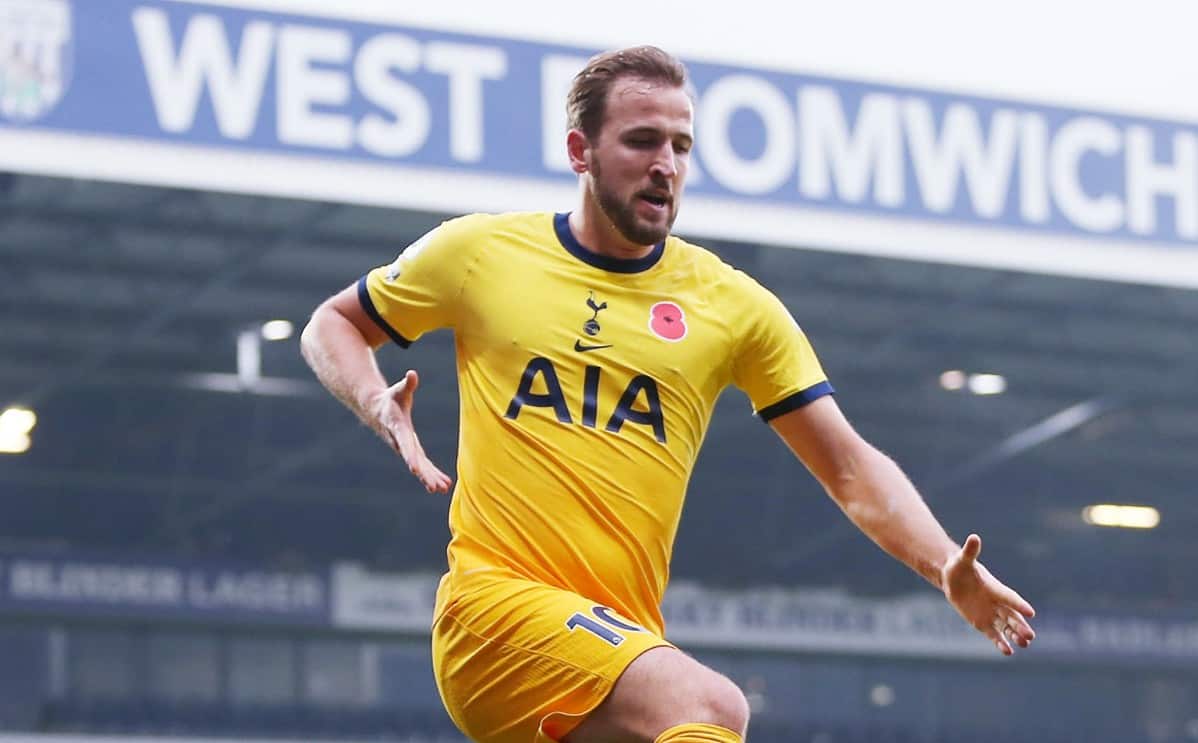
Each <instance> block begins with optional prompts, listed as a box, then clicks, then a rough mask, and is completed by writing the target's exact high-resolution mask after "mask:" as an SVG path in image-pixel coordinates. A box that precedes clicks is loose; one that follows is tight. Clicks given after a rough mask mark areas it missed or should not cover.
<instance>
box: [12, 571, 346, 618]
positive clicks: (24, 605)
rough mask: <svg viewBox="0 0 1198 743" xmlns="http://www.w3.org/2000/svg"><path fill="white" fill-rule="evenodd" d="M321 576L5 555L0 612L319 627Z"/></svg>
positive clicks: (324, 589) (323, 600)
mask: <svg viewBox="0 0 1198 743" xmlns="http://www.w3.org/2000/svg"><path fill="white" fill-rule="evenodd" d="M328 582H329V581H328V578H327V576H326V575H323V574H316V573H285V572H279V571H268V570H259V569H254V568H249V567H242V566H223V565H214V564H206V563H205V564H190V563H188V564H185V563H179V562H166V561H155V562H148V561H130V560H108V559H103V558H86V557H78V558H75V557H72V558H38V557H31V556H10V557H8V558H6V559H3V560H0V611H5V612H15V613H36V614H46V615H58V616H61V615H68V614H70V615H75V616H112V617H126V618H133V619H139V620H140V619H182V620H202V621H219V622H230V623H237V624H246V623H248V624H255V623H269V624H286V625H307V626H324V625H327V624H328V622H329V589H328Z"/></svg>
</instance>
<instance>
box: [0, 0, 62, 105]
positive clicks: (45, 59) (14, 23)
mask: <svg viewBox="0 0 1198 743" xmlns="http://www.w3.org/2000/svg"><path fill="white" fill-rule="evenodd" d="M71 41H72V39H71V6H70V3H69V2H68V0H0V119H7V120H9V121H15V122H19V123H24V122H28V121H34V120H36V119H39V118H41V117H43V116H45V115H46V114H47V113H49V112H50V110H51V109H53V108H54V106H55V105H57V104H58V102H59V101H60V100H62V97H63V94H64V93H66V89H67V84H68V82H69V78H70V73H71V58H72V47H71Z"/></svg>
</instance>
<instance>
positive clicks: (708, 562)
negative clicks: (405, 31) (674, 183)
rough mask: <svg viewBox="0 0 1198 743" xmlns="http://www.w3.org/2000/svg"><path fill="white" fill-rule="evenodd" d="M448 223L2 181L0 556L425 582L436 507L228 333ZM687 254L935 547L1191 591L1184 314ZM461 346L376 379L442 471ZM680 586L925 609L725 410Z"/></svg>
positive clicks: (781, 257) (1197, 424)
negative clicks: (804, 341)
mask: <svg viewBox="0 0 1198 743" xmlns="http://www.w3.org/2000/svg"><path fill="white" fill-rule="evenodd" d="M442 218H443V217H442V216H438V215H432V214H424V213H412V212H404V211H397V210H389V209H376V208H368V207H362V206H348V205H338V204H328V203H310V202H299V201H288V200H282V199H274V198H265V197H258V196H242V195H227V194H215V193H202V192H193V191H185V190H171V189H163V188H152V187H140V186H132V185H117V184H106V183H97V182H94V181H81V180H70V179H56V178H47V177H35V176H27V175H6V176H4V178H3V179H2V180H0V256H2V257H0V267H2V268H3V276H4V285H5V290H4V292H3V295H0V308H2V317H3V320H2V322H0V390H3V391H2V392H0V398H2V401H3V402H4V403H5V404H9V403H23V404H25V405H28V406H30V407H32V408H34V409H35V410H36V412H37V414H38V424H37V427H36V429H35V430H34V431H33V446H32V448H31V450H30V451H29V452H28V453H27V454H25V455H23V456H4V457H3V459H0V489H2V492H3V493H4V495H5V497H4V498H3V499H2V500H0V503H2V505H0V509H2V511H0V545H3V546H4V547H7V548H9V549H19V550H22V551H35V552H43V551H44V552H49V553H53V552H55V551H63V550H83V551H88V552H95V553H101V554H135V553H136V554H152V555H163V554H170V555H182V556H190V557H207V556H221V557H231V558H236V559H241V560H246V561H250V562H255V563H260V564H265V565H272V566H279V567H296V566H312V565H318V564H324V563H327V562H331V561H334V560H353V561H358V562H361V563H364V564H367V565H369V566H372V567H375V568H378V569H383V570H394V571H412V570H418V571H436V570H440V569H441V568H442V565H443V561H444V543H445V540H446V538H447V530H446V527H445V523H444V521H445V511H446V500H445V499H444V498H441V497H437V496H430V495H428V494H426V493H424V492H423V491H422V490H421V489H420V488H419V486H418V485H417V484H416V482H415V480H414V479H412V478H411V477H409V476H408V474H407V473H406V471H405V470H404V468H403V467H402V465H401V464H400V463H399V462H398V461H397V459H396V458H395V457H394V456H393V455H391V454H390V453H389V452H388V450H387V449H386V448H385V447H384V446H383V445H382V444H381V443H380V442H378V441H376V440H374V439H373V438H372V435H371V434H370V433H368V432H367V431H366V430H365V429H364V428H363V427H362V426H360V425H358V424H357V423H356V422H355V421H354V420H353V419H352V417H351V416H350V414H349V413H347V412H346V411H345V410H344V409H342V408H341V407H340V405H339V404H338V403H336V402H335V401H334V400H333V399H332V398H331V397H330V396H329V395H327V393H325V392H324V391H323V390H322V389H320V388H319V387H318V386H317V384H316V383H315V381H314V379H313V377H312V376H311V374H310V373H309V372H308V370H307V368H306V367H305V366H304V364H303V362H302V361H301V359H300V357H299V353H298V342H297V339H296V337H295V336H292V337H291V338H290V339H288V340H284V341H278V342H263V343H262V344H261V371H262V381H261V382H260V383H259V384H258V385H257V387H256V388H255V389H254V390H249V391H245V390H238V389H237V388H236V383H235V379H236V376H235V374H236V371H237V357H236V338H237V336H238V334H239V332H241V331H243V330H245V329H247V328H256V327H257V326H258V325H260V324H261V323H262V322H263V321H265V320H270V319H276V318H282V319H288V320H291V321H292V322H293V323H295V324H296V330H297V334H298V329H299V327H302V324H303V322H304V320H305V318H306V317H307V315H308V314H309V313H310V312H311V310H312V309H313V308H314V307H315V305H316V304H317V303H318V302H320V301H321V300H322V299H323V298H324V297H325V296H327V295H329V294H330V293H332V292H334V291H336V290H337V289H339V288H341V287H343V286H345V285H347V284H349V283H350V282H351V281H353V280H354V279H356V278H357V277H358V276H359V275H360V274H361V273H363V272H364V271H365V270H366V269H367V268H369V267H372V266H374V265H378V264H381V263H384V262H387V261H388V260H390V259H391V258H392V257H393V256H394V254H395V253H396V252H397V251H398V250H399V249H401V248H402V247H403V246H404V245H405V244H407V243H408V242H409V241H411V240H413V239H414V238H416V237H417V236H419V235H420V234H422V233H423V232H424V231H425V230H427V229H428V228H430V227H431V226H433V225H435V224H436V223H437V222H438V221H440V219H442ZM1028 239H1029V240H1030V239H1035V237H1034V236H1030V235H1029V236H1028ZM704 242H706V243H707V244H709V245H711V246H712V247H713V248H714V249H716V250H717V252H719V253H720V255H722V256H723V257H724V258H725V259H726V260H727V261H728V262H730V263H732V264H733V265H736V266H738V267H741V268H744V269H746V270H748V271H749V272H750V273H752V274H753V275H755V276H757V277H759V278H760V279H761V280H762V281H763V283H765V284H767V285H768V286H769V287H770V288H771V289H773V290H774V291H775V292H777V293H778V294H779V295H780V296H781V297H782V298H783V299H784V301H785V302H786V304H787V305H788V306H789V307H790V309H791V310H792V312H793V313H794V315H795V317H796V318H797V319H798V320H799V322H800V324H802V326H803V327H804V329H805V330H806V331H807V333H808V335H809V336H810V337H811V339H812V340H813V342H814V344H815V347H816V350H817V351H818V353H819V354H820V356H821V358H822V361H823V363H824V366H825V368H826V370H827V372H828V374H829V376H830V378H831V380H832V382H833V384H834V385H835V386H836V388H837V390H838V393H839V396H838V399H839V402H840V404H841V406H842V407H843V409H844V410H845V411H846V412H847V414H848V415H849V417H850V419H851V420H852V421H853V422H854V423H855V424H856V426H857V427H858V428H859V430H861V431H862V432H863V433H864V434H865V436H866V437H867V438H868V439H870V440H871V441H873V442H874V443H875V444H877V445H878V446H879V447H880V448H882V449H883V450H885V451H887V452H888V453H890V454H892V455H893V456H894V457H895V458H896V459H897V460H898V461H899V462H900V463H901V464H902V465H903V466H904V468H905V469H906V471H907V472H908V473H909V474H910V476H911V477H912V479H913V480H914V481H915V482H916V484H917V485H919V486H920V487H921V489H922V490H923V492H924V494H925V496H926V497H927V499H928V500H929V501H930V503H931V504H932V507H933V509H934V510H935V512H936V513H937V514H938V515H939V516H940V517H941V519H942V520H943V521H944V523H945V524H946V525H947V526H948V528H949V529H950V531H951V532H952V533H953V534H954V535H956V536H957V537H959V538H963V537H964V536H965V534H966V533H968V531H970V530H976V531H978V532H979V533H981V534H982V536H983V538H984V540H985V549H984V554H983V558H984V559H985V560H986V562H987V563H988V564H989V565H990V566H991V567H992V568H993V569H994V570H995V571H996V572H997V573H999V574H1000V575H1001V576H1002V577H1003V578H1004V579H1006V580H1008V582H1010V583H1011V584H1013V585H1015V586H1018V587H1019V588H1020V590H1021V591H1022V592H1023V593H1024V594H1025V595H1026V596H1027V597H1028V598H1030V599H1032V600H1033V601H1036V602H1040V603H1048V604H1051V603H1052V602H1055V601H1061V602H1072V603H1077V602H1084V603H1106V604H1116V603H1117V604H1121V605H1122V604H1126V603H1128V602H1129V601H1130V602H1133V604H1134V605H1137V606H1142V607H1154V606H1158V605H1176V604H1178V603H1179V602H1180V603H1188V602H1190V601H1192V597H1194V596H1195V595H1198V575H1196V574H1195V571H1194V570H1193V567H1192V566H1193V565H1194V564H1196V563H1198V544H1196V543H1195V542H1194V540H1193V539H1192V536H1191V534H1192V532H1193V529H1194V528H1195V526H1198V506H1195V505H1194V501H1193V498H1192V493H1191V492H1190V491H1191V490H1192V487H1193V484H1192V483H1193V478H1194V472H1195V461H1196V460H1195V451H1196V450H1198V393H1196V392H1195V385H1194V381H1195V379H1196V378H1198V375H1196V372H1198V335H1196V334H1195V332H1194V328H1195V326H1196V324H1198V294H1196V293H1194V292H1192V291H1185V290H1180V289H1169V288H1163V287H1157V286H1137V285H1129V284H1119V283H1108V282H1099V281H1090V280H1081V279H1070V278H1061V277H1050V276H1043V275H1031V274H1024V273H1016V272H1004V271H995V270H985V269H978V268H965V267H956V266H946V265H933V264H926V263H916V262H909V261H900V260H891V259H883V258H874V257H864V256H855V255H844V254H834V253H827V252H817V251H809V250H788V249H778V248H772V247H771V248H766V247H760V246H753V245H739V244H728V243H722V242H712V241H704ZM795 247H801V246H795ZM530 280H535V279H533V278H530ZM512 289H513V291H512V301H514V302H518V301H519V296H520V292H519V287H513V288H512ZM533 316H535V308H530V317H533ZM452 353H453V344H452V338H451V336H450V335H449V334H447V333H445V332H441V333H437V334H433V335H430V336H428V337H426V338H425V339H423V340H421V341H420V342H419V343H417V344H415V345H414V346H413V347H412V348H411V349H410V350H407V351H404V350H401V349H399V348H397V347H388V348H386V349H385V350H384V351H383V352H382V353H381V360H382V364H383V366H384V369H385V370H387V371H388V372H389V373H390V374H391V375H395V374H398V373H401V372H402V370H403V369H404V368H405V367H406V366H411V367H414V368H416V369H418V370H419V371H420V372H421V374H422V386H421V391H420V393H419V395H418V399H417V422H418V424H419V426H420V430H421V432H422V436H423V439H424V442H425V445H426V447H427V448H428V449H429V450H430V451H431V453H432V454H433V457H434V459H435V460H436V461H438V462H440V463H442V464H444V465H446V466H447V467H452V462H453V457H454V450H455V443H456V433H455V431H456V425H457V417H456V390H455V385H454V381H453V373H452ZM948 369H961V370H965V371H967V372H993V373H999V374H1002V375H1004V376H1005V377H1006V379H1007V383H1008V389H1007V391H1006V392H1005V393H1004V394H999V395H991V396H978V395H971V394H969V393H967V392H965V391H955V392H954V391H947V390H945V389H943V388H942V387H941V385H940V383H939V375H940V374H941V372H943V371H945V370H948ZM204 375H209V376H204ZM213 375H215V376H213ZM231 380H232V381H231ZM221 386H224V387H225V388H226V390H227V391H215V390H214V388H218V387H221ZM1054 416H1056V417H1054ZM1056 424H1061V425H1059V426H1058V427H1056V428H1054V427H1053V426H1055V425H1056ZM648 496H651V494H647V497H648ZM1099 502H1110V503H1138V504H1146V505H1152V506H1155V507H1157V508H1158V509H1159V510H1160V512H1161V514H1162V520H1161V525H1160V527H1159V528H1156V529H1153V530H1148V531H1127V530H1115V529H1099V528H1094V527H1090V526H1087V525H1085V524H1084V523H1083V522H1082V520H1081V518H1080V512H1081V509H1082V508H1083V507H1084V506H1086V505H1087V504H1091V503H1099ZM674 576H675V577H683V578H693V579H697V580H702V581H703V582H705V583H708V584H711V585H735V586H744V585H794V586H808V585H831V586H840V587H846V588H848V589H850V590H852V591H854V592H858V593H864V594H873V595H879V594H897V593H907V592H910V591H913V590H924V587H923V586H922V585H921V583H920V581H919V579H917V578H916V577H914V576H913V575H912V574H910V573H909V572H907V571H906V569H905V568H902V567H901V566H899V565H897V564H896V563H894V562H893V561H891V560H889V559H886V558H883V557H882V556H881V555H880V554H879V553H878V552H877V550H876V548H874V547H873V546H872V545H871V544H869V543H868V542H867V540H865V538H864V537H862V536H860V535H859V534H858V533H856V532H855V531H854V530H853V529H852V528H851V527H849V526H847V522H846V521H845V520H844V519H843V517H842V516H840V514H839V513H838V512H837V510H836V508H835V506H834V505H833V504H832V503H831V502H830V501H828V500H827V499H826V498H825V497H824V496H823V495H822V491H821V490H820V489H819V487H818V485H817V484H816V483H815V481H814V480H813V479H812V478H811V477H810V476H809V475H807V474H806V473H805V472H804V470H803V469H802V467H801V465H799V464H798V463H797V462H796V461H795V460H794V459H793V457H792V456H791V455H790V454H789V452H788V451H787V450H786V449H785V447H784V446H783V445H782V444H781V443H780V442H778V441H777V440H776V438H775V437H774V435H773V433H772V432H771V431H770V430H769V429H768V427H767V426H765V425H763V424H762V423H760V422H759V421H758V420H756V419H755V418H754V417H753V416H751V415H750V410H749V406H748V402H747V399H746V398H745V397H744V396H743V395H742V394H741V393H739V392H738V391H735V390H730V391H729V392H728V394H726V395H725V397H724V398H722V399H721V402H720V404H719V406H718V409H717V411H716V415H715V418H714V423H713V425H712V428H711V431H710V433H709V435H708V439H707V442H706V444H705V448H704V451H703V453H702V455H701V456H700V459H699V463H698V466H697V471H696V473H695V477H694V480H693V483H692V486H691V488H690V494H689V502H688V505H687V509H686V511H685V514H684V517H683V524H682V527H681V532H680V537H679V542H678V545H677V549H676V559H675V563H674Z"/></svg>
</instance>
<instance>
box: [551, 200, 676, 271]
mask: <svg viewBox="0 0 1198 743" xmlns="http://www.w3.org/2000/svg"><path fill="white" fill-rule="evenodd" d="M553 230H554V231H555V232H556V233H557V239H558V242H560V243H561V244H562V247H563V248H565V249H566V250H568V251H569V252H570V255H572V256H574V257H575V258H577V259H578V260H580V261H582V262H583V263H586V264H589V265H591V266H594V267H595V268H601V269H603V270H604V271H611V272H612V273H640V272H641V271H648V270H649V269H650V268H653V267H654V266H655V265H657V262H658V261H659V260H661V255H662V253H664V252H665V249H666V241H665V240H662V241H661V242H659V243H657V244H656V245H654V246H653V250H651V251H649V254H648V255H646V256H644V257H643V258H613V257H612V256H610V255H600V254H599V253H592V252H591V251H589V250H587V249H586V248H584V247H583V246H582V243H580V242H578V238H576V237H574V233H573V232H571V231H570V214H569V213H568V212H566V213H560V214H555V215H554V216H553Z"/></svg>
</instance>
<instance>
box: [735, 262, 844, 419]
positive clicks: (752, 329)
mask: <svg viewBox="0 0 1198 743" xmlns="http://www.w3.org/2000/svg"><path fill="white" fill-rule="evenodd" d="M745 278H746V281H747V286H746V289H745V291H746V292H747V294H748V297H747V298H746V301H745V304H744V307H745V312H743V313H742V314H741V315H740V327H738V328H735V331H736V333H737V337H738V340H739V343H738V344H737V350H736V354H735V357H734V358H733V363H732V377H733V382H734V383H735V384H736V386H737V387H739V388H740V389H742V390H744V392H745V394H747V395H748V396H749V400H750V401H752V403H753V409H754V411H755V412H756V413H757V415H759V416H761V418H762V419H763V420H766V421H769V420H771V419H773V418H776V417H778V416H780V415H782V414H783V413H787V412H790V411H791V410H795V409H797V408H801V407H803V406H804V405H806V404H807V403H809V402H812V401H814V400H816V399H818V398H820V397H823V396H824V395H828V394H831V393H832V392H833V391H834V390H833V389H832V385H831V384H830V383H829V382H828V378H827V376H826V375H825V374H824V370H823V368H822V367H821V366H820V363H819V359H818V358H817V357H816V355H815V349H813V348H812V347H811V343H810V342H809V341H808V340H807V335H806V334H805V333H804V332H803V330H802V329H801V328H800V327H799V324H798V323H797V322H795V320H794V317H792V316H791V314H790V311H789V310H787V309H786V306H785V305H783V304H782V302H781V300H779V299H778V298H777V297H776V296H774V294H772V293H771V292H770V291H768V290H767V289H765V288H764V287H762V286H761V285H760V284H758V283H757V282H755V281H753V280H752V279H748V277H745Z"/></svg>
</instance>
